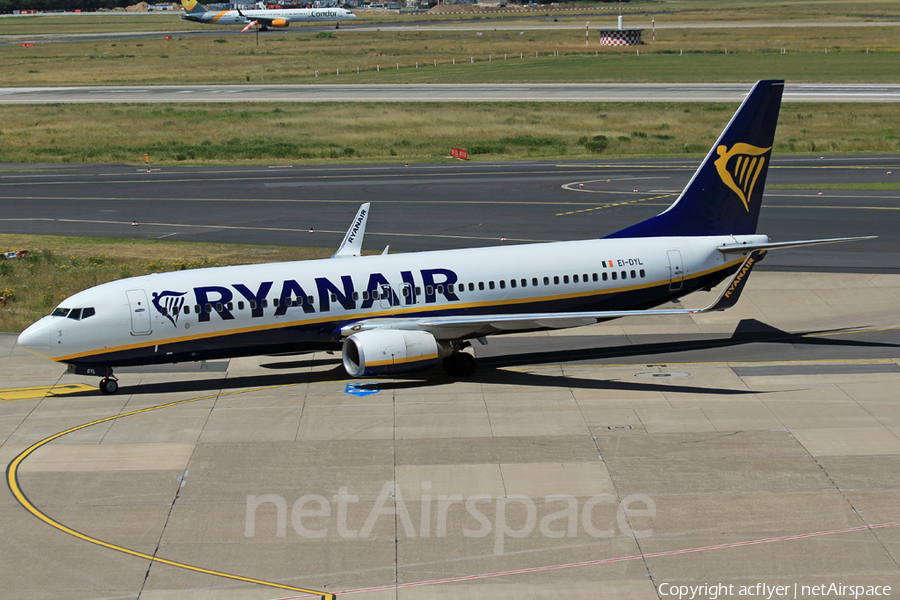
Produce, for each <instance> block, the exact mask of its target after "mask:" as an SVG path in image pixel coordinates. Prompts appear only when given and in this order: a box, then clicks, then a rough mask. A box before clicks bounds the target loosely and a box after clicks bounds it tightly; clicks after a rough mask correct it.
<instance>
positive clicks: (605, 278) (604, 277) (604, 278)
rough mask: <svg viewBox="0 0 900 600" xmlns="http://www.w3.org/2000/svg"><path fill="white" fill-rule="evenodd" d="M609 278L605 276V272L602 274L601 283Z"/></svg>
mask: <svg viewBox="0 0 900 600" xmlns="http://www.w3.org/2000/svg"><path fill="white" fill-rule="evenodd" d="M607 279H609V277H608V276H607V275H606V271H604V272H603V281H606V280H607Z"/></svg>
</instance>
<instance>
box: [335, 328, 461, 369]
mask: <svg viewBox="0 0 900 600" xmlns="http://www.w3.org/2000/svg"><path fill="white" fill-rule="evenodd" d="M342 354H343V359H344V369H346V370H347V373H349V374H350V375H351V376H353V377H369V376H376V375H397V374H400V373H412V372H415V371H425V370H428V369H431V368H433V367H434V366H435V365H437V364H438V361H439V360H441V359H442V358H444V357H445V356H447V355H449V354H450V349H449V347H446V348H445V346H444V345H442V344H441V343H440V342H438V341H437V340H436V339H434V336H433V335H431V334H430V333H428V332H425V331H408V330H403V329H374V330H371V331H361V332H359V333H354V334H353V335H351V336H350V337H348V338H347V339H345V340H344V347H343V351H342Z"/></svg>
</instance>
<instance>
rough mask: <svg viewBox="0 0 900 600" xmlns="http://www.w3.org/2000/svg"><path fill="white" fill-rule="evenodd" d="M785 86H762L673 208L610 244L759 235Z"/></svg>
mask: <svg viewBox="0 0 900 600" xmlns="http://www.w3.org/2000/svg"><path fill="white" fill-rule="evenodd" d="M783 91H784V81H781V80H769V81H759V82H757V83H756V85H754V86H753V89H752V90H750V94H749V95H748V96H747V98H746V99H745V100H744V102H743V104H741V107H740V108H738V110H737V112H736V113H734V116H733V117H732V118H731V122H730V123H728V126H727V127H725V131H723V132H722V135H721V136H719V139H718V140H717V141H716V143H715V144H713V147H712V148H711V149H710V151H709V154H707V155H706V158H705V159H704V160H703V163H702V164H701V165H700V168H699V169H697V171H696V172H695V173H694V176H693V177H692V178H691V180H690V181H689V182H688V184H687V187H685V188H684V190H683V191H682V192H681V195H680V196H679V197H678V200H676V201H675V203H674V204H672V206H670V207H669V208H668V209H666V210H665V211H663V212H662V213H660V214H658V215H656V216H655V217H653V218H650V219H647V220H646V221H643V222H641V223H637V224H636V225H632V226H631V227H628V228H626V229H623V230H621V231H619V232H616V233H613V234H612V235H609V236H607V237H609V238H637V237H655V236H701V235H731V234H734V235H742V234H751V233H756V222H757V221H758V220H759V208H760V204H761V203H762V195H763V190H764V189H765V187H766V173H767V172H768V169H769V160H770V158H771V156H772V144H773V142H774V140H775V125H776V123H777V122H778V111H779V109H780V108H781V94H782V92H783Z"/></svg>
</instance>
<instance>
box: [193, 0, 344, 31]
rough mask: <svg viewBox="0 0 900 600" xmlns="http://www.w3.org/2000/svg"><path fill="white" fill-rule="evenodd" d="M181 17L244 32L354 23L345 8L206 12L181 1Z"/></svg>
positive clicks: (195, 3) (194, 2)
mask: <svg viewBox="0 0 900 600" xmlns="http://www.w3.org/2000/svg"><path fill="white" fill-rule="evenodd" d="M181 6H182V7H183V8H184V13H182V14H180V15H178V16H179V17H180V18H182V19H186V20H188V21H196V22H197V23H206V24H210V25H212V24H214V25H245V27H244V31H247V30H249V29H250V28H252V27H254V26H257V25H258V26H259V28H260V29H261V30H263V31H265V30H266V29H268V28H269V27H287V26H288V25H290V24H291V23H309V22H317V21H324V22H331V21H334V22H335V24H336V26H337V27H340V24H341V21H348V20H351V19H355V18H356V15H355V14H353V13H352V12H350V11H349V10H347V9H345V8H336V7H335V8H278V9H267V8H257V9H251V10H243V11H242V10H240V9H237V10H219V11H216V10H209V9H208V8H206V7H205V6H203V5H202V4H200V3H199V2H197V0H181Z"/></svg>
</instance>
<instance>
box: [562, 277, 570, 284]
mask: <svg viewBox="0 0 900 600" xmlns="http://www.w3.org/2000/svg"><path fill="white" fill-rule="evenodd" d="M563 283H569V276H568V275H563Z"/></svg>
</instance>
